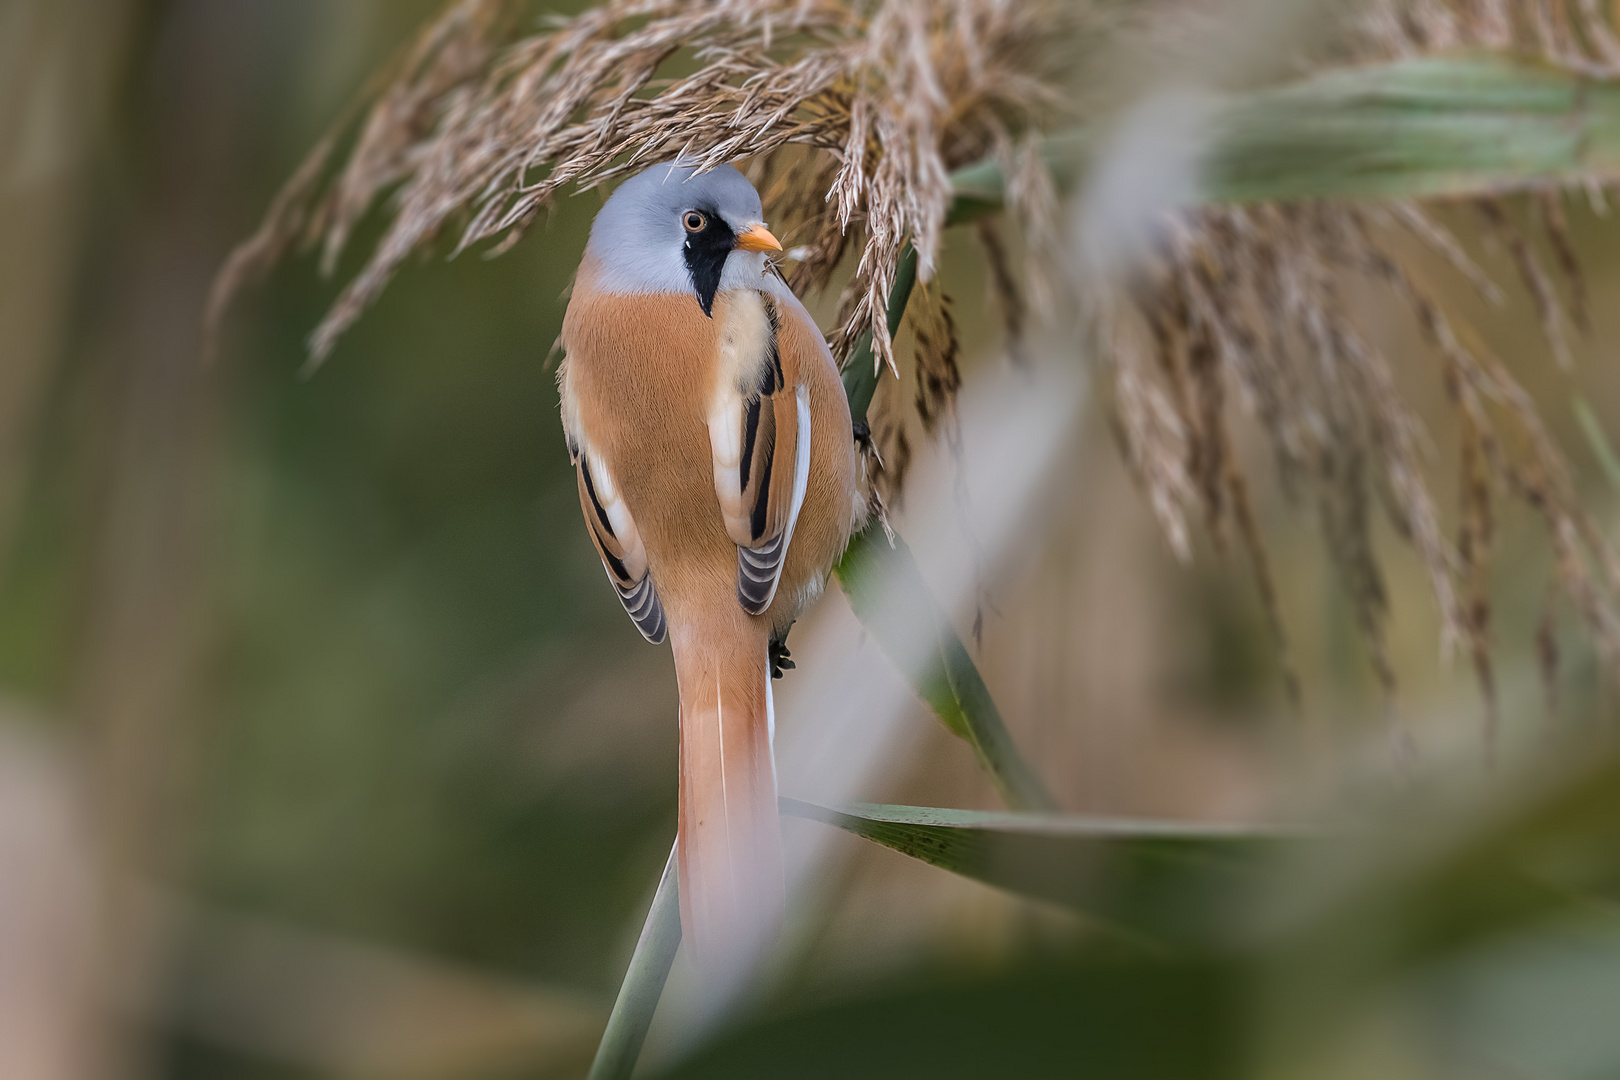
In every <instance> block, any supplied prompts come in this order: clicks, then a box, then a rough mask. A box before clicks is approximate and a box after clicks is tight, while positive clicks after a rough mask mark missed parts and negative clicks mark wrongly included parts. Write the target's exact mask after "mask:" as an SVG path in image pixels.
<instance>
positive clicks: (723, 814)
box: [671, 610, 783, 969]
mask: <svg viewBox="0 0 1620 1080" xmlns="http://www.w3.org/2000/svg"><path fill="white" fill-rule="evenodd" d="M671 631H672V632H671V645H672V646H673V648H674V652H675V675H676V679H677V681H678V682H679V684H680V695H681V767H680V770H681V781H680V825H679V832H678V836H677V839H676V846H677V849H678V855H679V861H680V895H681V929H682V932H683V935H684V936H685V938H686V940H688V941H690V942H691V943H692V945H693V947H694V948H695V950H696V955H697V957H698V961H699V964H700V966H701V967H704V968H709V969H714V968H715V967H716V966H719V965H728V964H741V963H745V962H747V960H748V959H750V958H751V957H752V956H753V955H754V954H755V953H756V952H757V951H758V950H759V949H761V948H763V947H764V946H765V945H766V944H767V943H768V942H769V941H770V940H771V938H772V937H773V936H774V934H775V932H776V929H777V927H778V926H779V924H780V921H781V914H782V907H783V882H782V834H781V826H780V823H779V821H778V818H777V807H776V769H775V765H774V763H773V761H772V758H771V732H770V724H771V717H770V708H771V706H770V669H769V662H768V656H767V649H768V642H767V636H766V631H765V630H764V628H763V627H761V626H760V625H759V624H758V623H757V622H756V620H754V619H751V618H749V617H748V616H746V615H744V614H743V613H742V611H741V610H738V611H737V612H736V614H735V616H732V615H731V614H730V613H729V612H728V613H727V614H726V615H725V616H720V617H716V618H713V619H706V620H701V624H700V625H683V626H672V627H671Z"/></svg>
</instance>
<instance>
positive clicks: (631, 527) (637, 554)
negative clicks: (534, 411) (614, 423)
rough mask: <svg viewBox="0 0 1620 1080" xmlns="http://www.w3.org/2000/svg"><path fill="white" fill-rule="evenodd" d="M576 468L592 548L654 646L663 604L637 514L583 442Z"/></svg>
mask: <svg viewBox="0 0 1620 1080" xmlns="http://www.w3.org/2000/svg"><path fill="white" fill-rule="evenodd" d="M572 449H573V450H574V468H575V471H576V472H577V473H578V477H579V504H580V509H582V510H583V511H584V512H585V524H586V525H587V526H588V527H589V529H590V533H591V541H592V542H593V543H594V544H595V545H596V553H597V554H598V555H600V556H602V565H603V566H604V567H605V568H606V569H607V575H608V580H610V581H612V582H613V587H614V589H616V590H617V591H618V593H619V600H620V602H621V603H623V604H624V610H625V611H627V612H629V613H630V618H631V620H632V621H634V622H635V624H636V629H637V630H640V631H641V636H642V637H644V638H646V639H647V640H648V641H650V642H652V643H653V644H654V645H657V644H659V643H660V642H662V641H663V640H664V632H665V629H666V627H665V624H664V606H663V605H662V604H660V603H659V602H658V591H657V590H656V589H654V588H653V580H652V574H651V573H649V572H648V569H647V549H646V548H645V547H643V546H642V543H641V534H640V533H639V532H637V531H636V522H635V519H634V518H632V517H631V516H630V509H629V507H627V506H625V504H624V500H623V499H622V498H621V497H620V495H619V489H618V485H617V484H616V483H614V481H613V476H612V474H610V473H609V472H608V470H607V466H606V465H605V464H603V462H602V461H601V459H600V458H595V457H593V456H592V455H591V453H590V451H589V450H588V449H586V448H584V447H573V448H572Z"/></svg>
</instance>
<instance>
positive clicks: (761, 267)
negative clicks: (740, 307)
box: [586, 162, 782, 315]
mask: <svg viewBox="0 0 1620 1080" xmlns="http://www.w3.org/2000/svg"><path fill="white" fill-rule="evenodd" d="M763 218H764V211H763V209H762V208H761V206H760V202H759V192H757V191H755V190H754V185H752V184H750V183H749V182H748V180H747V179H746V178H745V177H744V176H743V174H742V173H740V172H738V171H737V170H736V169H735V168H733V167H732V166H730V165H721V166H719V167H718V168H715V169H711V170H709V171H708V172H705V173H700V172H698V171H697V169H696V168H695V167H693V166H691V165H686V164H682V163H680V162H672V163H666V164H663V165H654V166H653V167H652V168H650V169H648V170H647V171H646V172H643V173H640V174H638V175H637V176H634V177H632V178H631V179H629V180H626V181H625V182H624V183H623V184H621V185H619V188H618V190H617V191H615V192H614V193H613V195H612V197H611V198H609V199H608V201H607V203H606V204H604V205H603V207H602V209H601V210H600V211H599V212H598V213H597V215H596V221H595V223H594V224H593V225H592V226H591V239H590V243H589V245H588V246H587V247H586V251H587V253H589V254H590V255H592V256H594V257H595V258H596V260H597V264H598V270H599V274H600V277H599V278H598V281H597V287H598V288H600V289H602V290H603V291H604V292H610V293H687V294H690V295H692V296H694V297H695V298H696V299H697V302H698V303H699V304H700V305H702V307H703V313H704V314H705V315H710V314H711V313H712V310H713V308H714V298H715V296H716V294H718V293H719V292H721V291H722V290H724V289H732V288H739V287H743V286H747V285H756V284H757V283H758V281H759V279H760V277H761V275H763V274H764V273H765V253H766V252H768V251H781V250H782V245H781V244H780V243H778V242H777V239H776V237H774V236H772V235H771V233H770V230H768V229H766V228H765V223H764V220H763Z"/></svg>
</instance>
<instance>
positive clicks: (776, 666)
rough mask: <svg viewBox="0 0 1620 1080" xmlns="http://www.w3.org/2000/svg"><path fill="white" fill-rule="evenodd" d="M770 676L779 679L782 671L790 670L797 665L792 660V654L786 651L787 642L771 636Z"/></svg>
mask: <svg viewBox="0 0 1620 1080" xmlns="http://www.w3.org/2000/svg"><path fill="white" fill-rule="evenodd" d="M770 659H771V678H773V679H780V678H781V677H782V672H784V671H792V670H793V669H794V668H795V667H797V666H798V665H797V664H795V663H794V662H793V657H792V654H790V653H789V652H788V647H787V642H785V641H777V640H776V639H775V638H771V646H770Z"/></svg>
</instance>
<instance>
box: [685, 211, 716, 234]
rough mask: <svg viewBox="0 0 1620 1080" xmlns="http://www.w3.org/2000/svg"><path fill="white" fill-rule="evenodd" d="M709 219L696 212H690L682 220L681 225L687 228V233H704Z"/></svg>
mask: <svg viewBox="0 0 1620 1080" xmlns="http://www.w3.org/2000/svg"><path fill="white" fill-rule="evenodd" d="M708 223H709V219H708V218H706V217H704V216H703V215H702V214H700V213H698V212H697V211H696V210H688V211H687V212H686V216H685V217H683V218H681V224H682V225H685V226H686V231H687V232H702V231H703V227H704V226H705V225H707V224H708Z"/></svg>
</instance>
